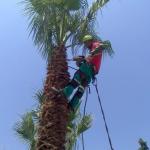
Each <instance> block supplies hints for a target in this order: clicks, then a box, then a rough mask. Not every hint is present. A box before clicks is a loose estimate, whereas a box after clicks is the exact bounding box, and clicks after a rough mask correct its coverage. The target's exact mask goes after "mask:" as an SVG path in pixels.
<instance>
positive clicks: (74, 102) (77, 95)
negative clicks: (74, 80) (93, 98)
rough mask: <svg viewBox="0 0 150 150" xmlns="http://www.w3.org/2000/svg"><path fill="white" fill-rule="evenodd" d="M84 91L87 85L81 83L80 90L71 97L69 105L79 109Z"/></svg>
mask: <svg viewBox="0 0 150 150" xmlns="http://www.w3.org/2000/svg"><path fill="white" fill-rule="evenodd" d="M84 91H85V87H83V86H81V85H80V86H79V88H78V90H77V91H76V93H75V94H74V96H73V98H72V99H71V101H70V103H69V105H70V106H71V108H72V109H73V110H77V108H78V107H79V105H80V103H81V102H80V100H81V97H82V96H83V94H84Z"/></svg>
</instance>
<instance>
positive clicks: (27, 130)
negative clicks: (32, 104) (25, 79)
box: [14, 91, 92, 150]
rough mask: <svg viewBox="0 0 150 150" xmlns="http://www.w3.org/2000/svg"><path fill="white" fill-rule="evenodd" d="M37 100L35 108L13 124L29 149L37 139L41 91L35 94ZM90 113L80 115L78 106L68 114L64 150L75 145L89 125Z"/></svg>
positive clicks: (31, 148)
mask: <svg viewBox="0 0 150 150" xmlns="http://www.w3.org/2000/svg"><path fill="white" fill-rule="evenodd" d="M36 98H37V100H38V106H37V107H36V108H35V110H32V111H31V112H27V113H25V114H24V115H23V116H22V117H21V121H18V122H17V123H16V124H15V127H14V130H15V132H16V134H17V136H19V138H20V139H22V140H23V141H25V142H26V143H27V144H28V145H29V149H30V150H35V146H36V145H35V144H36V140H37V125H38V124H37V123H38V121H39V114H40V109H39V108H40V105H41V104H42V102H43V100H44V98H43V92H42V91H39V92H38V93H37V94H36ZM91 122H92V119H91V115H85V116H82V115H81V113H80V111H79V108H78V109H77V110H76V111H75V112H72V113H70V114H69V121H68V126H67V136H66V144H65V149H66V150H72V149H74V148H75V147H76V143H77V140H78V137H80V136H81V134H82V133H83V132H85V131H87V130H88V129H89V128H90V127H91Z"/></svg>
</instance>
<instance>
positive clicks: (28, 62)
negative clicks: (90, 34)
mask: <svg viewBox="0 0 150 150" xmlns="http://www.w3.org/2000/svg"><path fill="white" fill-rule="evenodd" d="M18 2H19V0H13V1H10V0H5V1H2V0H1V1H0V18H1V19H0V45H1V46H0V47H1V48H0V102H1V103H0V150H27V147H26V145H25V144H24V143H23V142H22V141H21V140H19V139H18V138H17V137H16V136H15V133H14V131H13V126H14V123H15V122H16V121H17V120H19V118H20V115H21V114H23V113H25V112H26V111H28V110H30V109H31V108H33V107H34V106H35V101H34V94H35V93H36V91H37V90H38V89H41V88H42V86H43V81H44V78H45V70H46V65H45V61H44V60H42V58H41V56H40V54H39V53H38V51H37V49H36V47H34V45H33V42H32V40H31V38H29V37H28V30H27V24H28V23H27V19H26V18H25V16H24V15H23V11H22V7H21V6H20V5H18V4H17V3H18ZM149 6H150V1H149V0H141V1H137V0H111V2H110V3H108V4H107V6H106V7H104V8H103V10H102V12H101V13H99V15H98V20H99V23H98V24H97V31H98V32H99V34H100V36H101V37H102V39H103V40H107V39H109V40H110V41H111V42H112V46H113V48H114V50H115V55H114V57H113V58H110V57H105V58H104V59H103V63H102V67H101V72H100V75H98V83H99V89H100V93H101V97H102V101H103V106H104V109H105V113H106V117H107V122H108V125H109V129H110V134H111V137H112V140H113V144H114V148H115V150H137V148H138V143H137V141H138V139H139V138H140V137H142V138H144V139H145V140H146V141H147V142H148V144H149V146H150V117H149V114H150V69H148V68H149V67H148V65H150V36H149V35H150V9H149ZM87 112H89V113H91V114H92V115H93V118H94V120H93V126H92V128H91V129H90V130H89V131H88V132H87V133H86V137H85V142H86V150H109V145H108V141H107V137H106V132H105V128H104V123H103V120H102V116H101V114H100V110H99V106H98V101H97V97H96V93H95V90H94V88H93V87H92V94H91V95H90V96H89V101H88V106H87ZM80 149H81V148H80Z"/></svg>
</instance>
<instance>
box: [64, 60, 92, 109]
mask: <svg viewBox="0 0 150 150" xmlns="http://www.w3.org/2000/svg"><path fill="white" fill-rule="evenodd" d="M93 76H94V71H93V67H92V66H91V65H90V64H88V63H87V62H82V63H81V65H80V67H79V70H77V71H76V72H75V74H74V77H73V79H72V80H71V81H70V83H69V84H68V85H67V86H66V87H65V88H64V90H63V93H64V95H65V96H66V97H67V98H69V97H70V96H71V94H72V93H73V91H74V90H75V89H76V88H78V89H77V91H76V93H75V94H74V95H73V97H72V99H71V101H70V102H69V104H70V106H71V107H72V108H73V109H74V110H76V109H77V108H78V107H79V105H80V103H81V102H80V99H81V97H82V96H83V94H84V91H85V88H86V87H87V86H88V84H89V83H90V82H91V80H92V78H93Z"/></svg>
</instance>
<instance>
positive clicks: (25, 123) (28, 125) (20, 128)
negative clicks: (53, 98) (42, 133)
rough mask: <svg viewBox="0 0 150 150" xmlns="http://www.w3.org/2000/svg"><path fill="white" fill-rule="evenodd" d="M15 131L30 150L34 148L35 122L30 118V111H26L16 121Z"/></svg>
mask: <svg viewBox="0 0 150 150" xmlns="http://www.w3.org/2000/svg"><path fill="white" fill-rule="evenodd" d="M14 130H15V132H16V133H17V135H18V136H19V137H20V139H23V140H24V141H26V142H27V143H28V144H29V146H30V150H34V146H35V139H34V136H35V132H36V131H35V124H34V121H33V118H32V113H30V112H28V113H26V114H25V115H23V116H22V118H21V121H20V122H17V123H16V125H15V127H14Z"/></svg>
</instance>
